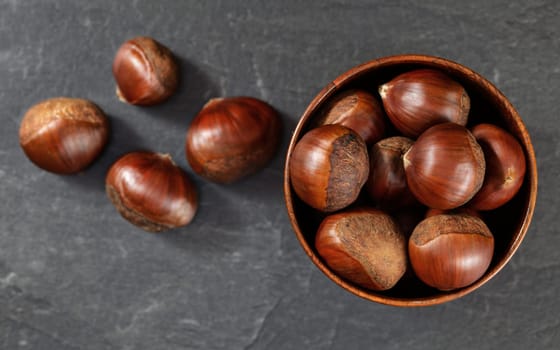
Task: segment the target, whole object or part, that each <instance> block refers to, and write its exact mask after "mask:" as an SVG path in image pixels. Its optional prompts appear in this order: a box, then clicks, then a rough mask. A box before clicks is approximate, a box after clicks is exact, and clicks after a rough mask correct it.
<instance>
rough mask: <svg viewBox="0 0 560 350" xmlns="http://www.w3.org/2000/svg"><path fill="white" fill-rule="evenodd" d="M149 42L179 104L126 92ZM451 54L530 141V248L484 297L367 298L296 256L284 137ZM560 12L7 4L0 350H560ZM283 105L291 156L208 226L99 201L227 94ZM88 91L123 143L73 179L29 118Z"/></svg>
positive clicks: (54, 1) (506, 4) (204, 186)
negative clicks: (42, 153)
mask: <svg viewBox="0 0 560 350" xmlns="http://www.w3.org/2000/svg"><path fill="white" fill-rule="evenodd" d="M141 34H143V35H150V36H153V37H155V38H156V39H158V40H160V41H161V42H163V43H164V44H166V45H167V46H168V47H170V48H171V49H172V50H173V51H174V52H175V53H176V55H177V56H178V57H179V58H180V61H181V67H182V79H183V80H182V81H183V82H182V85H181V89H180V91H179V92H178V93H177V94H176V95H175V96H174V97H173V98H172V99H171V100H170V101H169V102H168V103H165V104H163V105H161V106H158V107H153V108H137V107H131V106H128V105H125V104H122V103H121V102H119V101H118V100H117V99H116V97H115V96H114V81H113V77H112V73H111V62H112V59H113V56H114V53H115V52H116V50H117V48H118V47H119V45H120V44H121V43H122V42H123V41H124V40H126V39H128V38H130V37H133V36H137V35H141ZM401 53H424V54H431V55H438V56H443V57H446V58H449V59H452V60H455V61H458V62H460V63H462V64H464V65H466V66H469V67H471V68H473V69H474V70H475V71H478V72H479V73H481V74H482V75H484V76H486V77H488V78H489V79H490V80H491V81H492V82H494V83H495V84H496V85H497V86H498V87H499V88H500V89H501V90H502V91H503V92H504V93H505V95H506V96H508V97H509V98H510V100H511V101H512V103H513V104H514V105H515V106H516V108H517V109H518V110H519V112H520V114H521V116H522V117H523V118H524V120H525V123H526V125H527V128H528V130H529V132H530V134H531V135H532V139H533V143H534V146H535V149H536V154H537V157H538V163H539V171H540V173H539V179H540V191H539V192H540V193H539V198H538V205H537V208H536V212H535V216H534V219H533V223H532V225H531V227H530V229H529V232H528V234H527V237H526V239H525V241H524V242H523V244H522V245H521V247H520V249H519V250H518V252H517V254H516V255H515V256H514V258H513V259H512V260H511V262H510V263H509V265H507V267H506V268H505V269H504V270H502V271H501V272H500V273H499V274H498V275H497V276H496V277H495V278H494V279H493V280H491V281H490V282H489V283H487V284H486V285H484V286H483V287H482V288H480V289H479V290H478V291H476V292H474V293H472V294H470V295H468V296H466V297H464V298H461V299H459V300H456V301H453V302H450V303H447V304H443V305H440V306H435V307H427V308H413V309H406V308H396V307H389V306H384V305H379V304H375V303H372V302H368V301H366V300H362V299H360V298H358V297H356V296H354V295H352V294H349V293H348V292H346V291H344V290H342V289H341V288H339V287H338V286H336V285H335V284H334V283H333V282H331V281H330V280H328V279H327V278H326V277H325V276H324V275H323V274H322V273H321V272H320V271H319V270H318V269H316V268H315V266H314V265H313V264H312V263H311V262H310V260H309V259H308V258H307V257H306V256H305V254H304V252H303V250H302V249H301V247H300V246H299V244H298V242H297V240H296V238H295V235H294V234H293V231H292V229H291V226H290V224H289V221H288V217H287V214H286V210H285V207H284V203H283V195H282V188H281V183H282V169H283V165H284V159H283V157H284V154H285V150H286V147H287V142H288V139H289V136H290V134H291V130H293V128H294V126H295V124H296V122H297V120H298V118H299V116H300V115H301V114H302V112H303V111H304V109H305V107H306V105H307V103H308V102H309V101H310V100H311V99H312V98H313V97H314V96H315V94H317V93H318V92H319V90H320V89H321V88H322V87H323V86H325V85H326V84H327V83H328V82H329V81H330V80H332V79H333V78H335V77H336V76H338V75H339V74H341V73H342V72H344V71H345V70H347V69H349V68H350V67H352V66H354V65H357V64H359V63H362V62H364V61H367V60H370V59H373V58H377V57H381V56H386V55H392V54H401ZM559 54H560V2H558V1H554V0H546V1H543V0H536V1H503V0H500V1H488V0H475V1H464V2H451V1H449V2H444V1H434V0H424V1H418V2H414V1H366V0H359V1H348V0H328V1H323V0H317V1H295V0H290V1H256V0H255V1H178V0H176V1H171V0H163V1H113V0H101V1H71V0H66V1H61V0H0V106H1V111H0V118H1V122H2V124H1V125H2V126H1V129H0V199H1V201H0V349H57V350H74V349H152V350H154V349H171V350H172V349H366V348H376V349H412V348H414V349H557V348H558V346H560V316H559V315H560V304H559V293H558V288H559V287H560V253H559V252H558V249H559V247H560V232H559V230H558V209H557V208H558V206H559V204H560V202H559V200H558V198H559V197H560V190H559V186H558V179H559V178H560V166H559V165H558V162H559V160H560V142H559V141H558V139H559V136H560V135H559V123H558V113H559V112H558V103H559V102H558V101H559V100H560V96H559V95H558V91H559V90H560V60H559ZM232 95H251V96H255V97H259V98H262V99H264V100H266V101H268V102H270V103H271V104H272V105H274V106H275V107H276V108H277V109H279V110H280V111H281V112H282V114H283V118H284V122H285V125H286V128H285V135H284V142H283V145H282V150H281V151H280V152H279V154H278V156H277V157H276V158H275V160H274V161H273V162H272V163H271V164H270V165H269V166H268V167H267V168H266V169H265V170H264V171H262V172H260V173H259V174H257V175H255V176H252V177H250V178H248V179H247V180H245V181H242V182H239V183H237V184H234V185H230V186H221V185H215V184H211V183H209V182H205V181H202V180H201V179H200V178H198V177H196V176H193V178H194V179H195V181H196V183H197V185H198V188H199V190H200V199H201V205H200V209H199V212H198V215H197V217H196V219H195V220H194V222H193V223H192V224H191V225H190V226H188V227H185V228H183V229H179V230H175V231H173V232H170V233H167V234H161V235H153V234H147V233H144V232H142V231H140V230H138V229H136V228H134V227H132V226H131V225H130V224H128V223H127V222H125V221H124V220H123V219H122V218H121V217H120V216H119V215H118V214H117V213H116V211H115V209H114V208H113V207H112V205H111V204H109V202H108V200H107V198H106V196H105V193H104V175H105V172H106V171H107V169H108V167H109V165H110V164H111V163H112V162H113V161H114V160H116V158H117V157H118V156H119V155H121V154H123V153H125V152H127V151H131V150H134V149H139V148H147V149H152V150H154V151H158V152H168V153H170V154H171V155H172V156H173V158H174V159H175V160H176V161H177V163H178V164H179V165H180V166H182V167H183V168H184V169H186V170H187V171H188V172H189V173H190V174H192V172H191V171H190V169H189V167H188V165H187V162H186V160H185V158H184V151H183V147H184V137H185V132H186V129H187V127H188V125H189V123H190V120H191V119H192V118H193V116H194V115H195V114H196V112H197V111H198V110H199V109H200V107H201V106H202V105H203V104H204V103H205V102H206V100H207V99H208V98H210V97H213V96H232ZM54 96H75V97H83V98H88V99H91V100H93V101H95V102H96V103H97V104H99V105H100V106H101V107H102V108H103V109H104V110H105V112H106V113H107V114H108V115H109V116H110V118H111V123H112V128H113V130H112V138H111V142H110V144H109V146H108V148H107V149H106V151H105V152H104V153H103V155H102V156H101V158H100V159H99V160H98V161H97V162H96V163H95V164H94V165H93V166H92V167H91V168H89V169H88V170H87V171H85V172H83V173H82V174H79V175H77V176H56V175H52V174H49V173H46V172H44V171H42V170H40V169H38V168H36V167H34V166H33V165H32V164H31V163H30V162H29V161H28V160H27V159H26V158H25V156H24V155H23V152H22V151H21V150H20V148H19V145H18V138H17V134H18V128H19V123H20V120H21V118H22V116H23V114H24V112H25V110H26V109H27V108H28V107H30V106H31V105H32V104H34V103H36V102H38V101H40V100H42V99H45V98H48V97H54Z"/></svg>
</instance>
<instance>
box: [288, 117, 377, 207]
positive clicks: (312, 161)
mask: <svg viewBox="0 0 560 350" xmlns="http://www.w3.org/2000/svg"><path fill="white" fill-rule="evenodd" d="M289 162H290V164H289V172H290V180H291V184H292V187H293V188H294V191H295V192H296V194H297V195H298V197H299V198H300V199H301V200H303V201H304V202H305V203H307V204H308V205H310V206H312V207H313V208H315V209H318V210H321V211H324V212H332V211H336V210H339V209H342V208H344V207H346V206H348V205H350V204H352V203H353V202H354V201H355V200H356V199H357V198H358V195H359V194H360V190H361V189H362V187H363V185H364V184H365V182H366V180H367V177H368V173H369V160H368V153H367V146H366V144H365V142H364V141H363V140H362V138H361V137H360V136H359V135H358V134H357V133H355V132H354V131H353V130H351V129H349V128H347V127H345V126H342V125H338V124H329V125H323V126H320V127H318V128H315V129H312V130H311V131H309V132H307V133H306V134H305V135H303V137H302V138H301V140H299V141H298V143H297V144H296V146H295V148H294V151H293V153H292V156H291V159H290V161H289Z"/></svg>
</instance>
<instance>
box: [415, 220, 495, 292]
mask: <svg viewBox="0 0 560 350" xmlns="http://www.w3.org/2000/svg"><path fill="white" fill-rule="evenodd" d="M408 254H409V258H410V262H411V264H412V268H413V269H414V273H415V274H416V276H417V277H418V278H420V280H422V281H423V282H424V283H426V284H427V285H429V286H431V287H434V288H437V289H439V290H442V291H449V290H453V289H458V288H463V287H467V286H469V285H471V284H473V283H474V282H476V281H477V280H479V279H480V278H481V277H482V276H483V275H484V273H485V272H486V270H488V267H489V266H490V263H491V261H492V256H493V254H494V236H493V235H492V233H491V232H490V230H489V229H488V227H487V226H486V224H485V223H484V221H482V220H481V219H479V218H477V217H474V216H470V215H465V214H455V215H435V216H431V217H428V218H426V219H424V220H423V221H422V222H420V223H419V224H418V225H417V226H416V228H415V229H414V231H413V233H412V236H410V239H409V241H408Z"/></svg>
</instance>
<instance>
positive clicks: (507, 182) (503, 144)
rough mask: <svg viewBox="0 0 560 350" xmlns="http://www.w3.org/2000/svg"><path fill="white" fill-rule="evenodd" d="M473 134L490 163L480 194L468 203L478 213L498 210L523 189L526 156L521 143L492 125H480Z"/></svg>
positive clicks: (487, 161)
mask: <svg viewBox="0 0 560 350" xmlns="http://www.w3.org/2000/svg"><path fill="white" fill-rule="evenodd" d="M472 134H473V135H474V137H475V138H476V140H477V142H478V143H479V144H480V147H482V151H483V152H484V158H485V159H486V176H485V177H484V183H483V184H482V187H481V188H480V191H478V193H477V194H476V195H475V196H474V197H473V199H472V200H471V201H470V202H469V203H468V206H470V207H471V208H474V209H478V210H492V209H496V208H498V207H500V206H502V205H504V204H505V203H507V202H508V201H509V200H511V199H512V198H513V197H514V196H515V194H516V193H517V192H518V191H519V189H520V188H521V185H522V184H523V179H524V177H525V167H526V165H525V154H524V153H523V149H522V148H521V145H520V144H519V142H518V141H517V140H516V139H515V138H514V137H513V136H512V135H511V134H510V133H508V132H507V131H505V130H504V129H501V128H499V127H497V126H495V125H492V124H478V125H476V126H475V127H474V128H472Z"/></svg>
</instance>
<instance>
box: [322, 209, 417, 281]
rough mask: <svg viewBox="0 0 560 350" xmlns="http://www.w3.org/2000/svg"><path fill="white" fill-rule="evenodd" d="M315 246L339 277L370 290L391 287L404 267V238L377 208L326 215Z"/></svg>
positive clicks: (402, 272)
mask: <svg viewBox="0 0 560 350" xmlns="http://www.w3.org/2000/svg"><path fill="white" fill-rule="evenodd" d="M315 247H316V249H317V252H318V253H319V255H320V256H321V257H322V258H323V260H324V261H325V262H326V264H327V265H328V266H329V267H330V268H332V269H333V270H334V271H336V272H337V273H338V274H339V275H340V276H342V277H344V278H346V279H347V280H350V281H352V282H354V283H356V284H358V285H360V286H362V287H365V288H368V289H372V290H386V289H390V288H392V287H393V286H394V285H395V284H396V283H397V282H398V281H399V279H400V278H401V277H402V276H403V275H404V273H405V271H406V268H407V260H408V259H407V252H406V238H405V237H404V235H403V234H402V232H401V231H400V228H399V226H398V224H397V223H396V222H395V221H394V220H393V219H392V218H391V217H390V216H389V215H388V214H386V213H385V212H383V211H380V210H376V209H371V208H368V209H366V208H359V209H352V210H346V211H342V212H339V213H336V214H332V215H329V216H327V217H326V218H325V219H324V220H323V221H322V222H321V225H320V226H319V229H318V231H317V235H316V237H315Z"/></svg>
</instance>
